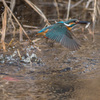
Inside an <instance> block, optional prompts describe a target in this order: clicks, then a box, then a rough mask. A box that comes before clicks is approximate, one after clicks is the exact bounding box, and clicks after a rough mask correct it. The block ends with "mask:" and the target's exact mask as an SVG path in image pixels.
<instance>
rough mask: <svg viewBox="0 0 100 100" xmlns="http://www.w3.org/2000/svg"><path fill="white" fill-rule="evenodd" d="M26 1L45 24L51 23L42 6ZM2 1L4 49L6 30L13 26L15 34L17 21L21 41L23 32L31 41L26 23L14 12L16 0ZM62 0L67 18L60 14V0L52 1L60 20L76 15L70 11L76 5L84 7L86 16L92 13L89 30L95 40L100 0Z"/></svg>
mask: <svg viewBox="0 0 100 100" xmlns="http://www.w3.org/2000/svg"><path fill="white" fill-rule="evenodd" d="M24 1H25V2H26V3H27V4H28V5H29V6H30V7H31V8H33V10H35V11H36V12H37V13H38V14H39V15H40V16H41V17H42V19H44V22H45V26H47V25H50V23H49V20H48V19H47V17H46V15H45V14H44V13H43V12H42V9H40V7H38V6H36V5H35V4H34V3H33V2H31V1H30V0H24ZM1 2H3V5H4V8H5V9H4V12H3V14H2V29H1V43H2V47H3V50H4V51H6V47H5V36H6V31H7V30H10V28H11V27H13V36H15V33H16V32H15V31H16V25H15V24H16V23H17V26H19V33H20V34H19V41H23V33H24V34H25V35H26V37H27V38H28V39H29V41H31V40H30V38H29V36H28V35H27V33H26V31H25V30H24V28H23V27H24V25H22V24H20V22H19V20H18V19H17V18H16V16H15V15H14V13H13V11H14V8H16V5H15V4H16V0H11V1H10V2H8V1H6V0H2V1H0V3H1ZM61 2H62V3H63V6H65V7H66V6H67V7H66V12H67V13H66V14H67V15H66V16H65V19H61V17H60V15H61V12H60V9H61V8H60V6H59V5H61V3H60V2H58V1H57V0H54V1H53V2H51V4H52V5H54V6H55V7H56V12H57V17H58V21H59V20H68V19H69V18H72V17H74V16H71V15H70V13H71V12H73V11H74V9H75V8H76V7H80V5H81V6H82V7H83V8H84V11H82V12H81V14H82V13H83V12H84V16H86V14H87V13H90V14H91V16H90V21H91V20H92V23H91V26H92V27H91V29H90V28H89V32H90V33H91V34H92V35H93V40H94V33H95V26H96V23H97V20H99V19H98V18H99V16H100V1H99V0H86V1H84V0H79V1H78V2H77V1H73V0H69V1H64V0H61ZM8 3H10V7H9V6H8V5H7V4H8ZM53 10H55V9H53ZM30 13H31V12H30ZM74 13H75V12H74ZM76 13H77V12H76ZM81 14H78V16H81ZM85 20H86V19H85ZM55 21H56V19H55ZM15 22H16V23H15ZM10 26H11V27H10ZM26 26H28V27H29V28H33V27H32V26H29V25H26ZM34 27H35V28H37V26H34ZM9 44H10V43H9Z"/></svg>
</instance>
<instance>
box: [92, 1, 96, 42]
mask: <svg viewBox="0 0 100 100" xmlns="http://www.w3.org/2000/svg"><path fill="white" fill-rule="evenodd" d="M96 6H97V2H96V0H94V11H93V17H92V21H93V42H94V41H95V40H94V31H95V23H96V16H97V9H96Z"/></svg>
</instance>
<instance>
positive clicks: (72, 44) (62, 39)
mask: <svg viewBox="0 0 100 100" xmlns="http://www.w3.org/2000/svg"><path fill="white" fill-rule="evenodd" d="M46 37H47V38H50V39H52V40H55V41H57V42H59V43H61V44H62V45H64V46H65V47H67V48H69V49H70V50H76V49H78V48H79V47H80V45H79V43H78V42H77V41H76V40H75V38H74V36H73V34H72V33H71V32H70V31H69V30H68V29H67V27H66V26H65V25H64V24H63V23H57V24H55V25H54V26H52V27H51V28H50V29H49V30H48V32H47V33H46Z"/></svg>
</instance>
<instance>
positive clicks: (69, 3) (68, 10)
mask: <svg viewBox="0 0 100 100" xmlns="http://www.w3.org/2000/svg"><path fill="white" fill-rule="evenodd" d="M70 5H71V0H69V2H68V9H67V17H66V20H68V18H69V12H70Z"/></svg>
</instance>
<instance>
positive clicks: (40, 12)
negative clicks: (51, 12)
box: [25, 0, 50, 25]
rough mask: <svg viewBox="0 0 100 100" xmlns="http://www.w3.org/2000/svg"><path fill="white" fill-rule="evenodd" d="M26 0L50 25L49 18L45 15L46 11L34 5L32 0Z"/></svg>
mask: <svg viewBox="0 0 100 100" xmlns="http://www.w3.org/2000/svg"><path fill="white" fill-rule="evenodd" d="M25 2H26V3H27V4H29V6H31V7H32V8H33V9H34V10H35V11H36V12H37V13H38V14H39V15H40V16H41V17H42V18H43V19H44V21H45V22H46V23H47V24H48V25H50V23H49V21H48V19H47V18H46V16H45V15H44V13H43V12H42V11H41V10H40V9H39V8H38V7H37V6H36V5H34V4H33V3H32V2H31V1H30V0H25Z"/></svg>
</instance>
